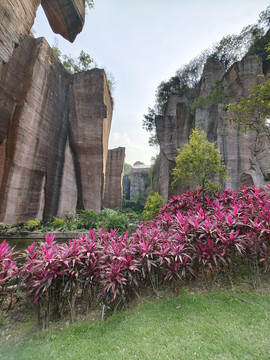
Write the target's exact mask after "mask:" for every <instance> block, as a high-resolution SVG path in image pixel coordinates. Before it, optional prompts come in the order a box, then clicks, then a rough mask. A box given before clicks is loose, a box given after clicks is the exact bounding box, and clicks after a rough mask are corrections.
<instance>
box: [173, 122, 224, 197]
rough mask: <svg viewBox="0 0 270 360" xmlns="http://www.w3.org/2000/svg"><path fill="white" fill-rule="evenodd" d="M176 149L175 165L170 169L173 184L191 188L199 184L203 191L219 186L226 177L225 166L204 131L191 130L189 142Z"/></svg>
mask: <svg viewBox="0 0 270 360" xmlns="http://www.w3.org/2000/svg"><path fill="white" fill-rule="evenodd" d="M177 150H178V155H177V157H176V158H175V162H176V166H175V168H174V169H173V170H172V175H173V178H174V181H173V183H172V185H173V186H175V185H178V184H183V185H185V186H189V187H191V188H196V187H198V186H200V187H201V188H202V191H203V193H206V192H207V193H208V192H214V191H217V190H219V189H220V188H221V184H222V182H223V181H224V180H225V179H226V177H227V172H226V167H225V165H224V163H223V161H222V156H221V154H220V152H219V150H218V149H217V148H216V144H215V143H211V142H209V141H208V140H207V139H206V133H205V132H204V131H199V130H198V129H195V130H193V132H192V134H191V135H190V138H189V143H188V144H185V145H183V146H182V147H181V149H177Z"/></svg>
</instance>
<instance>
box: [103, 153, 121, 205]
mask: <svg viewBox="0 0 270 360" xmlns="http://www.w3.org/2000/svg"><path fill="white" fill-rule="evenodd" d="M124 164H125V148H123V147H118V148H117V149H112V150H109V151H108V157H107V165H106V177H105V192H104V204H103V205H104V207H105V208H109V209H116V208H118V209H121V208H122V199H123V174H124Z"/></svg>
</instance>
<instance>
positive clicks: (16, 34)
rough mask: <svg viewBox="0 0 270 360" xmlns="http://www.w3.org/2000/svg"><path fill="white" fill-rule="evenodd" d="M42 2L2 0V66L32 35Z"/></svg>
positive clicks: (0, 35) (0, 19) (0, 22)
mask: <svg viewBox="0 0 270 360" xmlns="http://www.w3.org/2000/svg"><path fill="white" fill-rule="evenodd" d="M39 3H40V0H1V2H0V65H1V64H2V63H6V62H8V61H9V59H10V58H11V56H12V53H13V49H14V47H16V46H18V45H19V44H20V43H21V42H22V41H23V40H24V39H25V38H26V37H27V36H28V35H29V33H30V30H31V27H32V26H33V23H34V19H35V14H36V10H37V8H38V6H39Z"/></svg>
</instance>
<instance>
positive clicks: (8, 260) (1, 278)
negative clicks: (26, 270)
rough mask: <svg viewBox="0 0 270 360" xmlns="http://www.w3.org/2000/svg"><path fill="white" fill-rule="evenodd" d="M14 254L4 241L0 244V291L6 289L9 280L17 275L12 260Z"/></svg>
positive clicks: (14, 262)
mask: <svg viewBox="0 0 270 360" xmlns="http://www.w3.org/2000/svg"><path fill="white" fill-rule="evenodd" d="M16 254H17V252H14V251H13V248H11V247H10V246H9V244H8V243H7V242H6V240H4V241H3V242H2V243H1V244H0V290H1V289H2V290H3V289H4V288H6V286H7V285H8V283H9V282H10V280H14V279H15V278H16V276H17V274H18V268H17V265H16V261H15V260H14V256H15V255H16Z"/></svg>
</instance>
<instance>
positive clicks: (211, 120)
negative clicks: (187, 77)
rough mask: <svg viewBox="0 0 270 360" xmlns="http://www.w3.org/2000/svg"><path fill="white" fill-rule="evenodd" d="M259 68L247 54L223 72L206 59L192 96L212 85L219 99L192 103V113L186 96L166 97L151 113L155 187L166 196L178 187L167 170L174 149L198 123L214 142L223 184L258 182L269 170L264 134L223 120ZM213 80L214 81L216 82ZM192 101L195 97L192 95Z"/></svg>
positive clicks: (269, 151)
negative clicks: (156, 151) (160, 112)
mask: <svg viewBox="0 0 270 360" xmlns="http://www.w3.org/2000/svg"><path fill="white" fill-rule="evenodd" d="M262 72H263V64H262V62H261V61H260V60H259V59H258V58H257V57H256V56H248V57H245V58H243V60H242V61H240V62H237V63H235V64H234V65H233V66H232V67H231V68H230V69H229V70H228V72H227V73H225V74H223V68H222V66H219V64H218V63H217V61H216V60H215V59H213V58H211V59H209V61H208V62H207V63H206V65H205V68H204V72H203V75H202V79H201V81H200V85H199V89H198V90H197V94H199V96H204V97H207V96H208V95H209V94H210V93H211V91H213V89H214V88H215V86H219V87H220V89H221V90H222V100H219V103H209V104H206V105H202V106H199V107H197V109H196V112H195V114H194V115H192V114H191V112H190V105H191V102H190V99H189V101H184V100H183V98H178V99H177V97H176V95H172V99H170V100H169V102H168V106H167V108H166V113H165V116H158V117H156V128H157V136H158V140H159V144H160V148H161V156H160V164H159V168H160V171H159V173H160V174H159V182H158V186H157V187H158V190H159V192H160V194H161V195H162V196H163V198H164V200H167V199H168V198H169V197H170V196H172V195H173V194H176V193H177V192H178V191H179V190H182V189H181V188H180V187H179V188H177V189H172V188H171V186H170V184H171V181H172V179H171V175H170V172H171V170H172V168H173V167H174V166H175V162H174V158H175V156H176V155H177V151H176V148H180V147H181V146H182V145H183V144H185V143H187V142H188V138H189V135H190V133H191V129H192V128H194V127H198V128H199V129H200V130H204V131H205V132H206V133H207V138H208V140H209V141H211V142H216V143H217V146H218V148H219V149H220V151H221V154H222V156H223V158H224V161H225V164H226V167H227V170H228V172H229V178H228V180H226V182H225V184H224V186H226V187H230V188H232V189H234V190H236V189H237V188H238V187H239V186H241V185H243V184H246V185H250V184H255V185H259V186H261V185H264V184H265V183H266V182H265V181H264V177H265V176H267V174H269V173H270V142H269V139H268V137H267V136H265V135H264V134H260V135H259V136H258V135H257V134H256V133H255V131H251V130H250V131H248V132H247V133H246V134H243V133H242V132H241V127H240V126H238V125H237V126H236V125H233V124H229V123H228V122H226V121H225V120H224V119H223V117H224V116H225V115H226V107H227V104H228V103H229V102H233V101H237V100H239V99H240V98H241V97H242V96H246V95H248V85H249V84H250V83H257V81H258V75H260V74H262ZM217 83H218V85H217ZM194 99H195V97H194Z"/></svg>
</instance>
